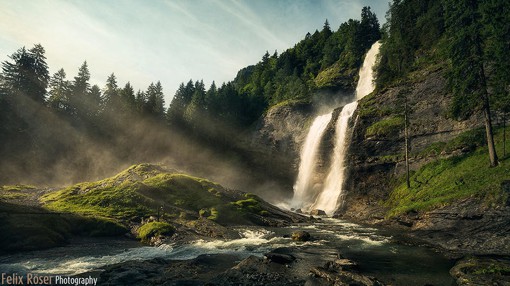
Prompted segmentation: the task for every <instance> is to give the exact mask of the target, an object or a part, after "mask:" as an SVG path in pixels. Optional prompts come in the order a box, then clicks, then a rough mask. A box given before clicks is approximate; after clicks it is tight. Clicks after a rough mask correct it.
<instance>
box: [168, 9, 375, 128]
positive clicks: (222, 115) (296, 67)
mask: <svg viewBox="0 0 510 286" xmlns="http://www.w3.org/2000/svg"><path fill="white" fill-rule="evenodd" d="M379 38H380V31H379V22H378V20H377V17H376V15H375V14H374V13H372V11H371V10H370V8H369V7H364V8H363V9H362V12H361V21H358V20H352V19H351V20H349V21H348V22H346V23H344V24H342V25H341V26H340V28H339V29H338V31H336V32H333V31H331V28H330V26H329V23H328V22H327V21H326V22H325V23H324V27H323V29H322V30H321V31H320V32H319V31H315V32H314V33H313V34H310V33H308V34H307V35H306V36H305V39H303V40H302V41H300V42H299V43H297V44H296V45H295V46H294V47H293V48H290V49H288V50H286V51H285V52H283V53H282V54H281V55H278V53H277V52H275V53H274V54H272V55H270V54H269V52H266V53H265V54H264V55H263V57H262V59H261V61H260V62H259V63H257V64H256V65H253V66H248V67H246V68H244V69H242V70H240V71H239V72H238V74H237V76H236V78H235V79H234V80H233V81H232V82H229V83H226V84H223V85H222V86H221V87H219V88H216V86H211V88H210V89H209V90H208V91H207V92H204V89H203V87H201V88H199V90H200V92H198V93H196V92H194V91H195V90H197V85H195V86H192V85H190V83H188V85H186V86H185V85H184V84H181V86H180V88H179V90H178V91H177V93H176V95H175V96H174V99H173V100H172V103H171V104H170V108H169V110H168V116H167V118H168V119H169V120H170V122H171V124H177V125H181V126H188V127H190V128H191V129H193V130H196V128H197V126H199V125H202V124H203V122H204V121H208V122H213V123H214V124H216V125H227V126H234V127H241V128H244V127H246V126H249V125H251V124H253V123H254V122H255V120H257V119H258V118H259V117H260V116H261V115H262V114H263V112H264V111H265V110H267V109H268V108H270V107H271V106H274V105H277V104H279V103H281V102H287V101H311V97H312V94H313V92H315V91H316V90H317V89H328V90H329V89H331V90H338V89H343V90H352V89H353V88H354V86H355V81H356V74H357V70H358V69H359V66H360V65H361V61H362V57H363V55H364V54H365V52H366V51H367V50H368V49H369V48H370V46H371V45H372V44H373V43H374V42H375V41H377V40H378V39H379ZM190 82H191V81H190ZM197 133H201V134H203V133H204V132H203V130H201V131H200V132H197Z"/></svg>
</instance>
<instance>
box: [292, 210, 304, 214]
mask: <svg viewBox="0 0 510 286" xmlns="http://www.w3.org/2000/svg"><path fill="white" fill-rule="evenodd" d="M294 212H296V213H298V214H302V213H303V211H302V210H301V209H297V210H295V211H294Z"/></svg>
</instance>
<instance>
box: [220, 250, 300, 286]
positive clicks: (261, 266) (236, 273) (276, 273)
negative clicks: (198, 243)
mask: <svg viewBox="0 0 510 286" xmlns="http://www.w3.org/2000/svg"><path fill="white" fill-rule="evenodd" d="M290 271H291V270H290V269H289V268H288V267H286V266H285V265H283V264H279V263H270V262H269V261H268V260H264V259H263V258H260V257H256V256H250V257H248V258H246V259H244V260H243V261H241V262H240V263H239V264H237V265H236V266H234V267H232V268H230V269H228V270H227V271H225V272H224V273H222V274H220V275H218V276H217V277H216V278H215V279H213V280H212V281H211V284H212V285H261V286H262V285H303V283H304V281H303V279H299V278H296V277H295V275H291V274H290Z"/></svg>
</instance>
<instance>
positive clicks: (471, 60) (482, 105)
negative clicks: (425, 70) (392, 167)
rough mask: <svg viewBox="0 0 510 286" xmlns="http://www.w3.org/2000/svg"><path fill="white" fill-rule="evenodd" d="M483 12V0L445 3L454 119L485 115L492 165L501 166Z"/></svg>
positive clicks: (450, 0) (446, 0)
mask: <svg viewBox="0 0 510 286" xmlns="http://www.w3.org/2000/svg"><path fill="white" fill-rule="evenodd" d="M479 8H480V2H479V0H445V11H446V13H445V15H446V19H445V20H446V26H447V30H446V32H447V37H448V43H449V44H448V47H447V55H448V57H449V59H450V61H451V62H450V66H449V79H450V86H451V88H452V91H453V94H454V97H453V105H452V115H454V116H455V117H467V116H469V115H471V114H473V113H476V112H477V111H479V110H481V111H482V112H483V114H484V124H485V131H486V137H487V146H488V149H489V159H490V165H491V166H497V165H498V156H497V153H496V148H495V146H494V135H493V130H492V117H491V108H490V104H489V92H488V85H487V75H486V70H485V63H486V60H485V54H484V49H483V46H482V45H483V42H484V40H485V39H484V38H483V37H482V34H481V31H482V25H481V21H480V19H481V17H480V16H481V15H480V9H479Z"/></svg>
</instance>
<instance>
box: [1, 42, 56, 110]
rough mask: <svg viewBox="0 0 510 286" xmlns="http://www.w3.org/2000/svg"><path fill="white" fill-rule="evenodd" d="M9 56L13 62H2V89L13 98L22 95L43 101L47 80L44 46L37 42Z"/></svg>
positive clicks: (39, 101) (36, 100)
mask: <svg viewBox="0 0 510 286" xmlns="http://www.w3.org/2000/svg"><path fill="white" fill-rule="evenodd" d="M10 58H11V60H12V61H13V62H9V61H6V62H3V63H2V71H3V87H2V88H3V89H4V91H5V92H6V93H7V94H9V95H11V96H15V97H16V98H15V99H19V98H20V97H24V98H26V99H31V100H33V101H35V102H37V103H43V102H44V101H45V96H46V88H47V87H48V82H49V72H48V65H47V64H46V57H45V56H44V48H43V47H42V46H41V45H39V44H38V45H35V46H34V47H33V48H32V49H30V50H28V51H27V50H26V49H25V47H23V48H21V49H19V50H18V51H17V52H16V53H14V54H12V55H11V56H10Z"/></svg>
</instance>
